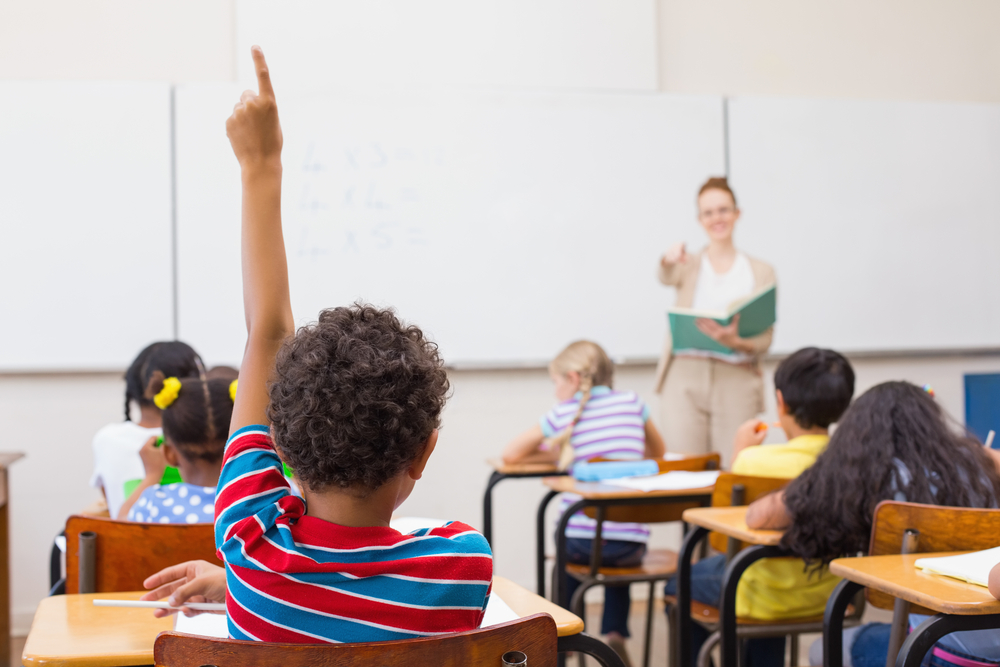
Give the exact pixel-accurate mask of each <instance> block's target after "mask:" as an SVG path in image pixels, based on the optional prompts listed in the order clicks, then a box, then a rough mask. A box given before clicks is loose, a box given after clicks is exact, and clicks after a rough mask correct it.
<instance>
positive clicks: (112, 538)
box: [66, 515, 222, 593]
mask: <svg viewBox="0 0 1000 667" xmlns="http://www.w3.org/2000/svg"><path fill="white" fill-rule="evenodd" d="M214 531H215V526H214V525H213V524H210V523H192V524H169V523H137V522H134V521H115V520H113V519H105V518H100V517H93V516H79V515H74V516H71V517H70V518H69V519H68V520H67V521H66V592H67V593H79V592H80V534H81V533H87V532H90V533H94V534H95V535H96V539H95V544H94V547H95V548H94V558H93V563H94V569H93V572H92V577H93V581H94V584H95V587H94V591H93V592H95V593H112V592H120V591H141V590H142V582H143V580H145V579H146V577H148V576H149V575H151V574H154V573H156V572H159V571H160V570H162V569H163V568H165V567H168V566H170V565H176V564H177V563H182V562H184V561H186V560H197V559H202V560H207V561H208V562H210V563H216V564H218V565H220V566H221V565H222V561H220V560H219V559H218V558H216V556H215V533H214Z"/></svg>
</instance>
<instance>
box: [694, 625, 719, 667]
mask: <svg viewBox="0 0 1000 667" xmlns="http://www.w3.org/2000/svg"><path fill="white" fill-rule="evenodd" d="M721 639H722V633H721V632H719V631H718V630H716V631H715V632H713V633H712V634H710V635H709V636H708V639H706V640H705V643H704V644H702V645H701V648H700V649H699V650H698V667H712V649H714V648H715V647H716V646H717V645H718V644H719V641H720V640H721Z"/></svg>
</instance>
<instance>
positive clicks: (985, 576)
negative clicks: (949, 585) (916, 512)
mask: <svg viewBox="0 0 1000 667" xmlns="http://www.w3.org/2000/svg"><path fill="white" fill-rule="evenodd" d="M998 563H1000V547H996V548H993V549H986V550H985V551H974V552H972V553H969V554H961V555H958V556H943V557H941V558H918V559H917V560H916V561H915V562H914V565H915V566H916V567H918V568H920V569H921V570H923V571H924V572H929V573H931V574H941V575H944V576H946V577H952V578H954V579H961V580H962V581H965V582H968V583H970V584H976V585H977V586H986V585H988V582H989V579H990V570H992V569H993V567H994V566H996V565H997V564H998Z"/></svg>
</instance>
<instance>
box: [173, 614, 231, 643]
mask: <svg viewBox="0 0 1000 667" xmlns="http://www.w3.org/2000/svg"><path fill="white" fill-rule="evenodd" d="M174 630H175V631H176V632H186V633H188V634H189V635H201V636H203V637H218V638H219V639H227V638H228V637H229V617H228V616H226V615H225V614H198V615H197V616H191V617H188V616H185V615H184V614H175V616H174Z"/></svg>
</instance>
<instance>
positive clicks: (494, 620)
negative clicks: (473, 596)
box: [174, 593, 521, 639]
mask: <svg viewBox="0 0 1000 667" xmlns="http://www.w3.org/2000/svg"><path fill="white" fill-rule="evenodd" d="M519 618H521V617H520V616H518V615H517V613H516V612H515V611H514V610H513V609H511V608H510V606H509V605H508V604H507V603H506V602H504V601H503V600H502V599H501V598H500V596H499V595H497V594H496V593H493V594H492V595H490V601H489V602H488V603H486V614H485V615H484V616H483V622H482V624H480V626H479V627H481V628H488V627H490V626H493V625H500V624H501V623H507V622H508V621H516V620H517V619H519ZM174 631H175V632H186V633H187V634H189V635H201V636H202V637H215V638H217V639H227V638H228V637H229V618H228V617H227V616H226V615H225V614H198V615H197V616H190V617H189V616H185V615H184V614H177V616H176V619H175V620H174Z"/></svg>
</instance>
